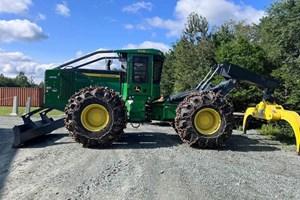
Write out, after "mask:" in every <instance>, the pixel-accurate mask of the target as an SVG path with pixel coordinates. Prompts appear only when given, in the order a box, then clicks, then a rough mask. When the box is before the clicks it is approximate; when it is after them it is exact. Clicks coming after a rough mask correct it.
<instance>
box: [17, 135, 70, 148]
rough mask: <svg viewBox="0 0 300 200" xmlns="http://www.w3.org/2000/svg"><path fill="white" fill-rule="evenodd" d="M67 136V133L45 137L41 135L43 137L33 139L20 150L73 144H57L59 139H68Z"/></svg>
mask: <svg viewBox="0 0 300 200" xmlns="http://www.w3.org/2000/svg"><path fill="white" fill-rule="evenodd" d="M68 136H69V134H67V133H50V134H47V135H43V136H40V137H37V138H34V139H32V140H30V141H28V142H26V143H25V144H24V145H23V146H22V147H20V148H44V147H48V146H56V145H62V144H69V143H74V142H57V141H58V140H60V139H61V138H63V137H68Z"/></svg>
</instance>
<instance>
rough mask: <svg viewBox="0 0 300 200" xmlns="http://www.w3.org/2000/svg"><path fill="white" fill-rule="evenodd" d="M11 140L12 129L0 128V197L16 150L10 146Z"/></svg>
mask: <svg viewBox="0 0 300 200" xmlns="http://www.w3.org/2000/svg"><path fill="white" fill-rule="evenodd" d="M12 141H13V132H12V129H10V128H9V129H8V128H0V199H1V193H2V190H3V187H4V184H5V181H6V178H7V176H8V174H9V169H10V167H11V163H12V161H13V159H14V157H15V155H16V153H17V151H18V150H17V149H13V148H11V146H12Z"/></svg>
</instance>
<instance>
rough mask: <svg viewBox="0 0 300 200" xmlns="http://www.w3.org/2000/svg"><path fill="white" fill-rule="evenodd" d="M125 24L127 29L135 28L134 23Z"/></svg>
mask: <svg viewBox="0 0 300 200" xmlns="http://www.w3.org/2000/svg"><path fill="white" fill-rule="evenodd" d="M123 26H124V28H125V29H127V30H132V29H134V25H133V24H124V25H123Z"/></svg>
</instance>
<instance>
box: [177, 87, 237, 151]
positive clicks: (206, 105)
mask: <svg viewBox="0 0 300 200" xmlns="http://www.w3.org/2000/svg"><path fill="white" fill-rule="evenodd" d="M233 124H234V118H233V111H232V106H231V105H230V104H229V103H228V101H227V100H226V99H225V98H224V97H223V96H222V95H220V94H217V93H214V92H212V91H204V92H201V93H194V94H192V95H190V96H188V97H186V98H185V99H184V100H183V101H182V102H181V103H180V104H179V105H178V107H177V110H176V118H175V127H176V130H177V131H178V134H179V136H180V138H181V140H182V141H183V142H186V143H188V144H189V145H191V146H196V147H199V148H214V147H217V146H220V145H221V144H223V143H224V142H225V141H226V140H227V139H228V138H229V137H230V136H231V134H232V129H233Z"/></svg>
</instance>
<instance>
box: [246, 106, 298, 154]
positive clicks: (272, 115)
mask: <svg viewBox="0 0 300 200" xmlns="http://www.w3.org/2000/svg"><path fill="white" fill-rule="evenodd" d="M251 117H254V118H257V119H263V120H267V121H279V120H284V121H286V122H288V123H289V124H290V126H291V127H292V128H293V131H294V134H295V137H296V151H297V153H298V155H300V116H299V115H298V113H296V112H294V111H290V110H285V109H284V108H283V107H282V106H281V105H278V104H271V103H269V102H266V101H261V102H260V103H259V104H257V105H256V107H249V108H248V109H247V110H246V113H245V115H244V119H243V132H244V133H246V130H247V125H248V123H249V120H250V118H251Z"/></svg>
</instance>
